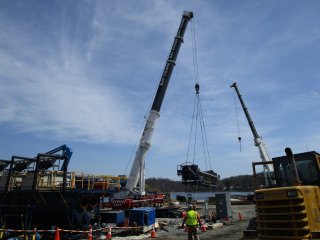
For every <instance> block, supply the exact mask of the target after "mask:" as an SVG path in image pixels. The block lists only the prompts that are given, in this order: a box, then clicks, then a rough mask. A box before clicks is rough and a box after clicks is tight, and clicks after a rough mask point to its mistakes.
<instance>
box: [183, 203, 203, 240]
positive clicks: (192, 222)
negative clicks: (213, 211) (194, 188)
mask: <svg viewBox="0 0 320 240" xmlns="http://www.w3.org/2000/svg"><path fill="white" fill-rule="evenodd" d="M198 223H199V224H200V217H199V214H198V213H197V212H196V211H195V210H194V209H193V206H192V205H189V206H188V212H187V214H186V216H185V217H184V219H183V221H182V227H184V225H185V224H186V225H187V228H188V240H192V235H193V236H194V239H195V240H199V236H198V229H197V226H198Z"/></svg>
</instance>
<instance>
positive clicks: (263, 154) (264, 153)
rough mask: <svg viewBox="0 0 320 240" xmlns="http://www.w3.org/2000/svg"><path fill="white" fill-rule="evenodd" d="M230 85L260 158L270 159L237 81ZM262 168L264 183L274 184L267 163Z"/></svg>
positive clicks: (264, 160)
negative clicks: (239, 104) (237, 99)
mask: <svg viewBox="0 0 320 240" xmlns="http://www.w3.org/2000/svg"><path fill="white" fill-rule="evenodd" d="M230 87H231V88H234V89H235V91H236V93H237V95H238V98H239V101H240V103H241V106H242V109H243V111H244V114H245V115H246V117H247V120H248V123H249V126H250V129H251V131H252V134H253V137H254V143H255V146H257V147H258V149H259V153H260V158H261V160H262V162H269V161H272V158H271V157H270V154H269V152H268V150H267V147H266V145H265V143H264V142H263V140H262V137H261V136H260V135H259V134H258V132H257V130H256V128H255V126H254V124H253V121H252V119H251V116H250V114H249V111H248V108H247V107H246V105H245V103H244V101H243V99H242V96H241V94H240V92H239V89H238V86H237V83H236V82H235V83H233V84H231V86H230ZM264 170H265V171H266V173H265V178H266V185H267V186H268V185H269V183H271V184H274V180H273V178H272V175H271V170H270V167H269V166H268V165H267V164H264Z"/></svg>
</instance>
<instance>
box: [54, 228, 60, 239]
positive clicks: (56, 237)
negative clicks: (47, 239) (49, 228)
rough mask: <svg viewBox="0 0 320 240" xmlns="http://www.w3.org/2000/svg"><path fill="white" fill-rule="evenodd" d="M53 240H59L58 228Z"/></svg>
mask: <svg viewBox="0 0 320 240" xmlns="http://www.w3.org/2000/svg"><path fill="white" fill-rule="evenodd" d="M54 240H60V230H59V228H58V227H57V228H56V233H55V235H54Z"/></svg>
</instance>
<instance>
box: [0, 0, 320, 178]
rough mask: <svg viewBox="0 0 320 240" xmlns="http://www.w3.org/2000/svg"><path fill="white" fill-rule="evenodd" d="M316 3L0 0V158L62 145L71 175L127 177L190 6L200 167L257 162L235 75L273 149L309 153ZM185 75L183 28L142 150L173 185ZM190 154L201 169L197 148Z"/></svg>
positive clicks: (315, 125) (188, 66)
mask: <svg viewBox="0 0 320 240" xmlns="http://www.w3.org/2000/svg"><path fill="white" fill-rule="evenodd" d="M319 9H320V2H319V1H317V0H309V1H295V0H290V1H289V0H288V1H287V0H283V1H278V0H268V1H267V0H264V1H263V0H261V1H256V0H247V1H233V0H228V1H225V0H221V1H211V0H203V1H191V0H186V1H177V0H170V1H169V0H168V1H164V0H159V1H158V0H157V1H149V0H137V1H129V0H123V1H116V0H113V1H111V0H109V1H108V0H106V1H33V0H30V1H23V0H17V1H10V0H5V1H1V2H0V31H1V35H0V89H1V94H0V142H1V144H0V158H1V159H10V158H11V156H12V155H20V156H26V157H33V156H36V154H37V153H39V152H46V151H48V150H51V149H53V148H55V147H58V146H60V145H62V144H67V145H68V146H69V147H70V148H72V150H73V157H72V160H71V163H70V165H69V169H70V170H74V171H80V172H85V173H96V174H106V175H118V174H124V173H126V174H129V170H130V167H131V164H132V159H131V162H130V156H131V153H132V149H133V147H134V145H135V143H136V142H137V139H139V138H140V135H141V129H142V128H143V126H144V116H146V115H147V113H148V111H149V108H150V105H151V103H152V100H153V96H154V93H155V90H156V87H157V85H158V82H159V79H160V76H161V73H162V70H163V67H164V64H165V60H166V58H167V56H168V54H169V51H170V48H171V45H172V42H173V39H174V36H175V34H176V31H177V28H178V26H179V23H180V20H181V15H182V13H183V11H184V10H188V11H193V12H194V22H193V23H194V26H195V37H196V50H197V62H198V73H199V82H200V87H201V93H200V96H201V103H202V109H203V114H204V121H205V127H206V135H207V140H208V146H209V152H210V156H211V160H210V162H211V168H212V169H213V170H214V171H216V172H218V174H220V175H221V177H222V178H225V177H229V176H234V175H241V174H251V172H252V167H251V162H252V161H259V153H258V149H257V148H256V147H255V146H254V144H253V136H252V133H251V131H250V128H249V126H248V124H247V122H246V119H245V117H244V114H243V112H242V109H241V108H240V106H239V104H238V115H239V125H240V132H241V137H242V151H241V152H240V151H239V143H238V141H237V137H238V136H237V125H236V117H235V107H234V92H233V89H230V87H229V86H230V84H231V83H233V82H237V83H238V86H239V89H240V92H241V94H242V95H243V98H244V100H245V102H246V104H247V107H248V109H249V112H250V114H251V117H252V119H253V121H254V123H255V126H256V128H257V131H258V133H259V134H260V135H262V136H263V139H264V142H265V143H266V145H267V147H268V149H269V152H270V154H271V156H279V155H284V149H285V147H287V146H289V147H291V148H292V150H293V152H296V153H297V152H303V151H307V150H314V151H318V152H320V147H319V143H320V136H319V130H320V112H319V106H320V81H319V78H320V15H319ZM194 82H195V79H194V68H193V51H192V33H191V24H189V26H188V29H187V31H186V34H185V38H184V43H183V44H182V46H181V49H180V53H179V56H178V59H177V65H176V67H175V69H174V72H173V74H172V78H171V81H170V84H169V87H168V90H167V94H166V96H165V99H164V102H163V105H162V108H161V112H160V115H161V117H160V119H158V121H157V123H156V127H155V131H154V135H153V138H152V147H151V149H150V150H149V152H148V153H147V158H146V177H147V178H149V177H167V178H171V179H175V180H178V179H179V178H178V176H176V168H177V165H178V164H182V163H184V162H185V161H186V155H187V147H188V141H189V134H190V125H191V119H192V113H193V103H194V95H195V92H194ZM133 155H134V154H133ZM196 158H197V159H196V160H195V163H196V164H198V165H199V167H200V169H202V170H209V169H206V167H205V161H204V158H203V156H202V155H201V153H200V152H199V154H198V153H197V155H196ZM127 166H128V167H127Z"/></svg>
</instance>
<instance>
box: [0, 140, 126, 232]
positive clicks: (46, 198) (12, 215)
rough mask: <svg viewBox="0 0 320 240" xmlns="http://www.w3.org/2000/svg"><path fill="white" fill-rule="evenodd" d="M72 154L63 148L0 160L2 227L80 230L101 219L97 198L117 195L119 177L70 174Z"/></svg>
mask: <svg viewBox="0 0 320 240" xmlns="http://www.w3.org/2000/svg"><path fill="white" fill-rule="evenodd" d="M71 156H72V151H71V149H70V148H69V147H67V146H66V145H62V146H60V147H58V148H55V149H53V150H51V151H48V152H46V153H38V154H37V155H36V156H35V157H31V158H29V157H21V156H12V158H11V161H8V160H1V161H0V163H1V164H0V166H1V168H0V226H1V227H2V228H13V229H22V230H30V229H33V228H34V227H37V228H40V229H51V228H52V226H59V227H60V228H66V229H85V228H87V227H88V226H89V225H90V224H93V223H94V222H95V221H96V219H95V216H98V215H103V212H100V211H99V210H100V208H99V203H100V200H101V199H102V198H103V197H104V196H106V197H107V196H110V193H114V192H117V191H119V189H120V188H121V181H122V180H123V178H122V177H112V176H94V175H85V174H83V173H75V172H69V171H68V164H69V161H70V159H71ZM12 234H14V233H12ZM10 236H12V237H14V235H10Z"/></svg>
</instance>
